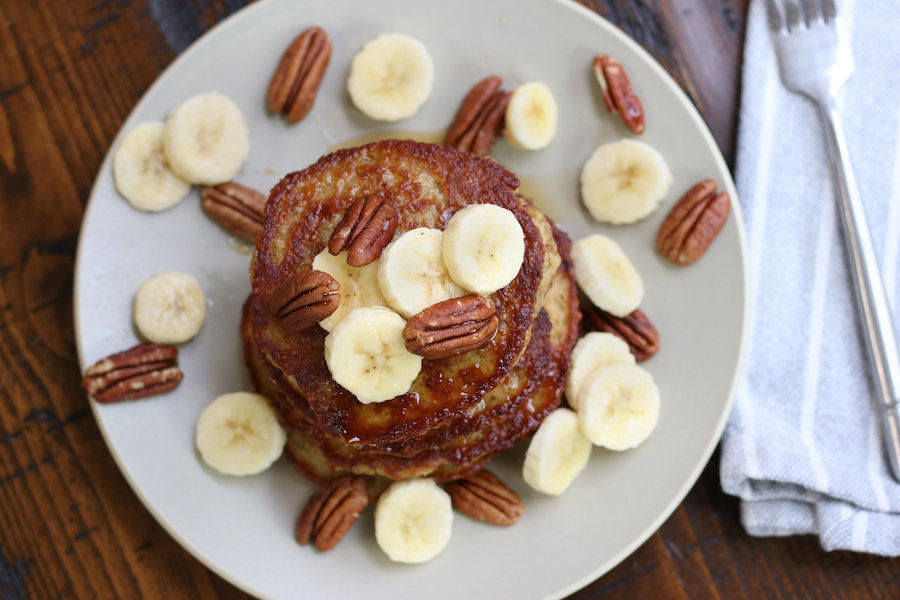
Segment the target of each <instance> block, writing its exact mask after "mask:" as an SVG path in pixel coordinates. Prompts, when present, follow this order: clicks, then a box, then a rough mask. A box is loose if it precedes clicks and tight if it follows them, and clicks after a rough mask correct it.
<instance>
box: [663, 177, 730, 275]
mask: <svg viewBox="0 0 900 600" xmlns="http://www.w3.org/2000/svg"><path fill="white" fill-rule="evenodd" d="M730 211H731V198H730V197H729V196H728V193H727V192H722V193H720V194H717V193H716V182H715V181H713V180H712V179H706V180H704V181H701V182H700V183H698V184H697V185H695V186H694V187H692V188H691V189H689V190H688V191H687V193H686V194H685V195H684V196H682V197H681V200H679V201H678V202H676V203H675V206H673V207H672V210H671V211H670V212H669V214H668V216H667V217H666V219H665V220H664V221H663V223H662V225H660V227H659V234H658V235H657V236H656V248H657V249H658V250H659V252H660V254H662V255H663V256H665V257H666V258H667V259H669V262H671V263H673V264H676V265H689V264H691V263H693V262H696V261H697V259H699V258H700V257H701V256H703V254H704V253H705V252H706V250H707V248H709V245H710V244H711V243H712V241H713V240H714V239H716V236H717V235H719V232H720V231H721V230H722V227H723V226H724V225H725V221H726V220H728V213H729V212H730Z"/></svg>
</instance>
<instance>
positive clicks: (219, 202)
mask: <svg viewBox="0 0 900 600" xmlns="http://www.w3.org/2000/svg"><path fill="white" fill-rule="evenodd" d="M200 206H202V207H203V212H205V213H206V214H207V215H208V216H209V218H210V219H212V220H213V221H215V222H216V223H218V224H219V225H220V226H221V227H222V229H224V230H225V231H227V232H228V233H230V234H231V235H233V236H235V237H238V238H240V239H242V240H245V241H248V242H252V241H253V240H255V239H256V236H258V235H259V234H261V233H262V232H263V221H264V220H265V218H266V197H265V196H263V195H262V194H260V193H259V192H257V191H256V190H254V189H251V188H248V187H245V186H243V185H241V184H239V183H235V182H233V181H229V182H228V183H220V184H219V185H217V186H213V187H205V188H203V191H202V192H201V193H200Z"/></svg>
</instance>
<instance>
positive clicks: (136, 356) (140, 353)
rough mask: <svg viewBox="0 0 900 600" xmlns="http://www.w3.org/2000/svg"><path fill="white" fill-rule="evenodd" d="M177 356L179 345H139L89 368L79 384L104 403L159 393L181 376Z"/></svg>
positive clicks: (171, 385)
mask: <svg viewBox="0 0 900 600" xmlns="http://www.w3.org/2000/svg"><path fill="white" fill-rule="evenodd" d="M177 359H178V348H176V347H175V346H173V345H171V344H139V345H137V346H135V347H134V348H130V349H128V350H125V351H124V352H119V353H118V354H113V355H112V356H109V357H107V358H104V359H103V360H101V361H100V362H98V363H97V364H95V365H94V366H92V367H90V368H89V369H88V370H87V371H86V372H85V374H84V379H82V380H81V387H83V388H84V389H85V390H86V391H87V393H88V394H90V395H91V396H93V397H94V399H96V400H97V402H104V403H112V402H121V401H123V400H134V399H137V398H146V397H147V396H155V395H156V394H162V393H163V392H168V391H169V390H172V389H174V388H175V387H176V386H177V385H178V384H179V383H181V380H182V378H183V377H184V375H183V374H182V372H181V369H179V368H178V361H177Z"/></svg>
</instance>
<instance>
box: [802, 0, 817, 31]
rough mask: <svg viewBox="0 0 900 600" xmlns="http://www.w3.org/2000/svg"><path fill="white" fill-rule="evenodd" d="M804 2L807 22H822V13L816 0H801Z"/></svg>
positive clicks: (804, 13) (810, 23)
mask: <svg viewBox="0 0 900 600" xmlns="http://www.w3.org/2000/svg"><path fill="white" fill-rule="evenodd" d="M801 1H802V3H803V16H804V17H806V24H807V25H810V26H811V25H812V24H813V23H821V22H822V15H821V14H820V13H819V7H818V6H817V5H816V0H801Z"/></svg>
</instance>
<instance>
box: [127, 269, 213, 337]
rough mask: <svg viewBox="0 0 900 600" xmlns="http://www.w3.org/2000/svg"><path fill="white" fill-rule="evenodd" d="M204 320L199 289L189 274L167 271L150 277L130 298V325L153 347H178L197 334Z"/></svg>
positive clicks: (201, 291) (202, 298) (203, 308)
mask: <svg viewBox="0 0 900 600" xmlns="http://www.w3.org/2000/svg"><path fill="white" fill-rule="evenodd" d="M205 319H206V297H205V296H204V295H203V288H201V287H200V284H199V283H197V280H196V279H194V278H193V277H192V276H191V275H188V274H187V273H176V272H174V271H168V272H166V273H160V274H159V275H156V276H155V277H151V278H150V279H148V280H147V281H145V282H144V284H143V285H142V286H141V287H140V288H138V291H137V294H136V295H135V297H134V323H135V325H137V328H138V330H139V331H140V332H141V335H143V336H144V337H145V338H147V339H148V340H149V341H151V342H155V343H157V344H180V343H182V342H186V341H188V340H189V339H191V338H192V337H194V336H195V335H197V332H199V331H200V328H201V327H203V321H204V320H205Z"/></svg>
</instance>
